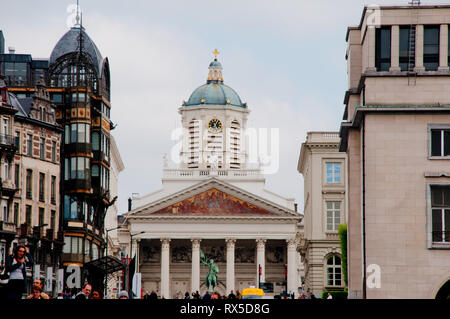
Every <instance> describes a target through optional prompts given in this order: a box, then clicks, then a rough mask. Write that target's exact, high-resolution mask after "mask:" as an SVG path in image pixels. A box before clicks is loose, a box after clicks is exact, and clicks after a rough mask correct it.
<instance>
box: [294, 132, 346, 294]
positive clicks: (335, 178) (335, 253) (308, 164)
mask: <svg viewBox="0 0 450 319" xmlns="http://www.w3.org/2000/svg"><path fill="white" fill-rule="evenodd" d="M339 141H340V139H339V134H338V132H308V134H307V137H306V141H305V142H304V143H303V144H302V147H301V151H300V157H299V161H298V168H297V169H298V171H299V172H300V173H301V174H302V175H303V178H304V200H305V206H304V211H303V215H304V217H303V223H304V231H303V236H302V240H301V242H300V245H299V251H300V253H301V255H302V259H303V264H304V268H305V269H304V272H305V287H304V289H305V291H306V292H308V291H310V292H312V293H313V294H315V295H316V296H317V297H320V296H321V295H322V292H323V291H324V290H343V289H344V288H345V282H344V278H343V274H342V256H341V248H340V241H339V235H338V227H339V225H341V224H345V223H346V212H347V209H346V206H347V197H346V194H347V189H346V188H347V182H346V181H347V167H346V154H345V153H341V152H339V148H338V147H339Z"/></svg>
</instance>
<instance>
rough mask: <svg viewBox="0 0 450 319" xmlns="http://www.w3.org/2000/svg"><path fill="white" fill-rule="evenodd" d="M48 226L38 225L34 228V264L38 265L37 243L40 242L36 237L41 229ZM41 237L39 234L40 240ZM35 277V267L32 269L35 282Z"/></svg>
mask: <svg viewBox="0 0 450 319" xmlns="http://www.w3.org/2000/svg"><path fill="white" fill-rule="evenodd" d="M46 226H48V224H42V225H37V226H33V259H34V263H35V264H36V260H37V258H36V257H37V248H36V246H37V245H36V244H37V242H38V241H39V240H38V239H37V238H36V237H37V236H36V235H37V233H38V230H39V229H40V228H44V227H46ZM40 237H41V236H40V234H39V238H40ZM40 275H41V274H39V277H40ZM34 276H35V273H34V266H33V268H32V269H31V278H32V279H33V280H34Z"/></svg>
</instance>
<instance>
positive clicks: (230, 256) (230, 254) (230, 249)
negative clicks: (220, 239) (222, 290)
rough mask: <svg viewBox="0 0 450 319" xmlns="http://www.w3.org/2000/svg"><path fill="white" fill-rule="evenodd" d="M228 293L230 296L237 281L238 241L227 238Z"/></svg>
mask: <svg viewBox="0 0 450 319" xmlns="http://www.w3.org/2000/svg"><path fill="white" fill-rule="evenodd" d="M225 241H226V242H227V293H228V294H229V293H230V292H231V290H235V289H234V283H235V281H236V279H235V275H234V247H235V244H236V239H234V238H227V239H225Z"/></svg>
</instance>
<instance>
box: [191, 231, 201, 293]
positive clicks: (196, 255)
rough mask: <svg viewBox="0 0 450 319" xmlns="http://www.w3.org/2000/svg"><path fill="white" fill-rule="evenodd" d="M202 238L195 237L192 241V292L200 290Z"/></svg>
mask: <svg viewBox="0 0 450 319" xmlns="http://www.w3.org/2000/svg"><path fill="white" fill-rule="evenodd" d="M201 241H202V240H201V239H197V238H193V239H191V242H192V274H191V292H196V291H199V292H200V242H201Z"/></svg>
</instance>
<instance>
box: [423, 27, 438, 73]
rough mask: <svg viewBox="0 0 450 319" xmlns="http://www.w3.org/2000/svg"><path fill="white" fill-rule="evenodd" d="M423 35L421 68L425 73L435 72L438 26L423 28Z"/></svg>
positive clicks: (436, 66)
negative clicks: (422, 67) (423, 68)
mask: <svg viewBox="0 0 450 319" xmlns="http://www.w3.org/2000/svg"><path fill="white" fill-rule="evenodd" d="M423 32H424V34H423V66H424V67H425V71H437V69H438V67H439V38H440V35H439V34H440V27H439V26H425V27H424V31H423Z"/></svg>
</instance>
